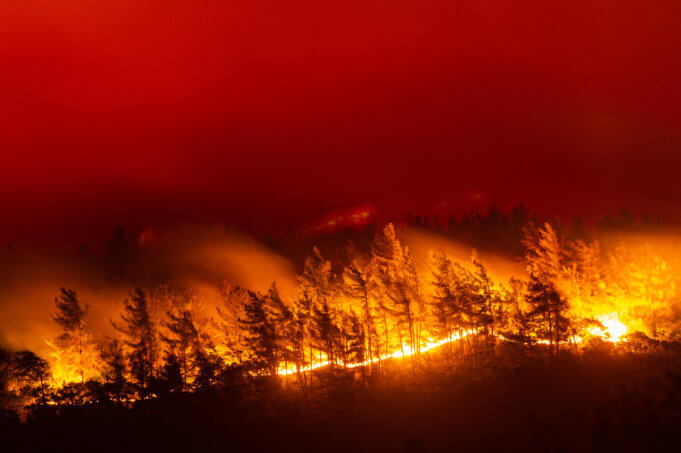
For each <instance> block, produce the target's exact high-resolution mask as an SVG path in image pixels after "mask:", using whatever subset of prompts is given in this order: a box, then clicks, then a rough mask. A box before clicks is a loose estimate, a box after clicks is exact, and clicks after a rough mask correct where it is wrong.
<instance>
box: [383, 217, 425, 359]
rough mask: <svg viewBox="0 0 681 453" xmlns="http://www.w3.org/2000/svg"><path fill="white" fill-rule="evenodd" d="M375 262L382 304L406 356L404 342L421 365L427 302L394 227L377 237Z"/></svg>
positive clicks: (411, 263) (410, 260) (409, 258)
mask: <svg viewBox="0 0 681 453" xmlns="http://www.w3.org/2000/svg"><path fill="white" fill-rule="evenodd" d="M372 262H373V265H374V266H376V270H377V272H376V277H377V278H376V281H377V286H376V287H377V289H378V290H379V296H378V303H379V306H380V307H381V309H382V310H383V311H384V312H385V314H387V315H388V317H390V318H392V320H393V321H394V330H395V331H396V332H397V335H398V339H399V344H400V348H401V350H402V353H403V354H404V353H405V348H404V342H405V341H407V346H408V347H409V350H410V351H411V353H412V354H413V356H412V364H413V365H414V366H415V364H416V362H417V361H418V350H419V347H420V333H421V332H420V330H421V328H420V327H421V315H422V313H423V308H424V305H423V299H422V297H421V294H420V282H419V278H418V274H417V273H416V265H415V263H414V260H413V258H412V257H411V254H410V253H409V249H408V248H407V247H403V246H402V245H401V244H400V242H399V240H398V239H397V237H396V234H395V229H394V227H393V226H392V224H388V225H387V226H386V227H385V228H384V229H383V231H382V232H381V233H380V234H379V235H377V236H376V239H375V241H374V245H373V248H372Z"/></svg>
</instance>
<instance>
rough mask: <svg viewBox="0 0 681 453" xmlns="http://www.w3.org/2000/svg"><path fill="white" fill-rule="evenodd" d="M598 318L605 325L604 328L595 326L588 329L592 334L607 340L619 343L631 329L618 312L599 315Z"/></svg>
mask: <svg viewBox="0 0 681 453" xmlns="http://www.w3.org/2000/svg"><path fill="white" fill-rule="evenodd" d="M596 319H598V321H599V322H600V323H601V324H602V325H603V329H601V328H600V327H593V328H591V329H588V331H589V333H590V334H591V335H594V336H598V337H602V338H603V339H604V340H606V341H611V342H613V343H618V342H619V341H620V340H621V339H622V337H623V336H624V335H626V334H627V331H628V330H629V329H628V327H627V326H626V325H624V324H623V323H622V321H620V320H619V318H618V316H617V313H609V314H607V315H602V316H598V317H596Z"/></svg>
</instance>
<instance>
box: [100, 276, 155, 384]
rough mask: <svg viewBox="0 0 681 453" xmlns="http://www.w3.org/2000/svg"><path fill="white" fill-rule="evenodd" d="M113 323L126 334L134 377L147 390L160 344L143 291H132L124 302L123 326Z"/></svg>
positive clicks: (131, 370)
mask: <svg viewBox="0 0 681 453" xmlns="http://www.w3.org/2000/svg"><path fill="white" fill-rule="evenodd" d="M111 324H112V325H113V327H114V329H116V330H117V331H118V332H120V333H121V334H122V335H123V338H124V344H125V346H126V349H127V351H126V356H127V357H126V358H127V360H128V364H129V366H130V372H131V374H132V376H133V378H134V379H135V381H136V382H137V384H138V385H139V386H140V387H142V388H148V387H149V385H150V384H151V381H152V378H153V377H154V373H155V368H156V361H157V357H158V341H157V339H156V336H155V333H154V332H155V330H154V325H153V323H152V321H151V318H150V317H149V309H148V299H147V295H146V293H145V292H144V291H143V290H142V289H141V288H135V289H134V290H132V292H131V293H130V299H126V300H125V301H124V312H123V314H121V323H119V324H117V323H115V322H113V321H111Z"/></svg>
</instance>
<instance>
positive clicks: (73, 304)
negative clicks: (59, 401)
mask: <svg viewBox="0 0 681 453" xmlns="http://www.w3.org/2000/svg"><path fill="white" fill-rule="evenodd" d="M54 303H55V306H56V308H57V311H56V312H55V313H54V314H53V315H52V319H53V320H54V322H55V323H56V324H57V325H58V326H59V327H60V328H61V329H62V334H61V335H59V336H58V337H56V338H55V339H54V340H52V341H51V342H48V344H50V345H51V346H52V347H53V348H55V351H54V352H53V354H52V355H53V356H54V358H55V372H56V374H57V375H58V376H59V377H60V379H62V380H63V381H67V382H73V381H75V380H80V382H81V384H83V383H85V381H86V378H88V379H89V378H95V377H97V376H98V375H99V372H100V368H101V363H100V359H99V353H98V351H97V348H96V345H95V343H94V341H93V340H92V336H91V335H90V333H89V332H88V330H87V324H86V322H85V316H86V314H87V311H88V307H87V306H85V307H82V306H81V305H80V302H79V301H78V295H77V294H76V292H75V291H74V290H71V289H65V288H61V294H60V296H59V297H57V298H55V300H54Z"/></svg>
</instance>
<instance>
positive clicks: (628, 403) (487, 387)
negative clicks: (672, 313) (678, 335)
mask: <svg viewBox="0 0 681 453" xmlns="http://www.w3.org/2000/svg"><path fill="white" fill-rule="evenodd" d="M434 363H436V361H435V360H433V358H431V363H430V365H429V364H428V363H426V364H425V366H424V370H423V371H420V372H417V373H416V374H414V373H412V372H411V370H407V369H397V367H395V369H393V370H391V372H390V373H389V374H388V375H387V376H382V377H381V378H380V380H375V381H373V382H372V380H371V379H368V380H367V381H366V382H365V383H360V380H359V379H357V380H355V381H352V382H350V381H348V380H347V379H346V380H344V379H339V380H338V381H337V382H335V383H334V385H330V386H329V387H328V388H330V390H329V389H327V390H325V391H324V393H323V394H322V393H321V390H320V391H319V392H314V393H313V394H312V395H311V396H310V398H309V403H306V402H305V399H304V398H302V397H301V396H300V395H299V394H298V392H296V391H292V390H291V389H287V388H286V385H279V384H277V383H275V382H272V381H268V380H264V381H260V382H252V383H248V384H245V385H244V386H242V387H234V388H231V389H229V390H222V391H217V390H211V391H208V392H205V393H198V394H193V395H189V394H182V395H170V396H167V397H165V398H161V399H157V400H148V401H143V402H139V403H137V404H135V405H134V407H132V408H130V409H124V408H121V407H115V406H114V405H110V406H106V407H101V406H100V407H73V408H61V409H58V410H57V409H55V408H52V407H51V408H47V409H44V410H42V411H36V412H35V413H34V415H33V416H32V417H30V420H29V421H28V422H27V423H23V424H22V423H18V422H14V421H11V422H7V423H4V425H3V426H2V431H1V435H2V439H1V440H2V444H3V448H2V449H1V450H2V451H71V452H74V451H121V452H129V451H213V450H215V451H277V452H281V451H344V452H351V451H391V452H402V451H414V452H427V451H433V452H437V451H455V450H456V451H555V452H560V451H619V452H626V451H655V450H658V449H665V450H667V451H670V450H676V449H677V448H678V445H679V443H680V442H681V439H680V436H681V356H680V355H678V354H677V353H674V354H671V353H663V354H656V355H654V356H651V355H642V356H641V355H639V356H635V355H619V356H613V355H608V354H604V353H599V352H593V353H588V354H584V355H580V356H572V355H566V356H563V357H560V358H555V359H552V360H549V361H547V360H545V359H542V360H532V359H528V360H526V361H524V362H523V363H522V364H521V365H517V364H516V365H513V366H509V365H499V366H496V367H495V368H489V367H481V368H477V369H475V368H468V369H461V368H459V369H458V371H454V372H453V371H445V370H443V369H442V367H441V366H438V367H435V366H434V365H433V364H434ZM290 385H294V383H293V382H291V383H290ZM57 411H58V412H59V413H58V414H57Z"/></svg>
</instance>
